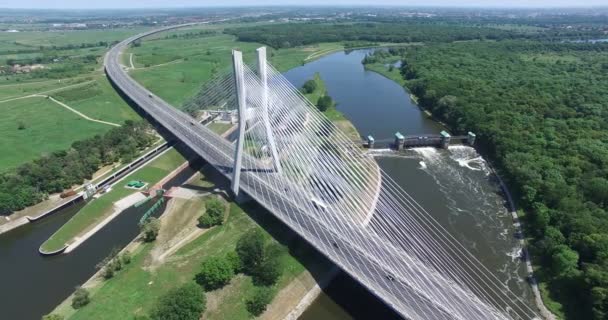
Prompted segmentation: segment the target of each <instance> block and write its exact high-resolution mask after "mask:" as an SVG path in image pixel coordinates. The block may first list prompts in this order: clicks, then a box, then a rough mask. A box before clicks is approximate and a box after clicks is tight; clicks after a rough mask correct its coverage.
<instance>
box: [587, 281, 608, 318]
mask: <svg viewBox="0 0 608 320" xmlns="http://www.w3.org/2000/svg"><path fill="white" fill-rule="evenodd" d="M591 300H592V301H593V309H592V312H593V318H594V319H606V318H608V289H607V288H602V287H594V288H592V289H591Z"/></svg>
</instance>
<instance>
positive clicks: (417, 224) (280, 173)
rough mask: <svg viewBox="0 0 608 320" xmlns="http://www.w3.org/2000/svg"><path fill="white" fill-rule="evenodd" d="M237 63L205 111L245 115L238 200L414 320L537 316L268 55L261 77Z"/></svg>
mask: <svg viewBox="0 0 608 320" xmlns="http://www.w3.org/2000/svg"><path fill="white" fill-rule="evenodd" d="M232 58H233V70H232V72H230V73H224V74H220V75H218V76H217V77H216V78H215V79H214V80H212V81H211V82H209V83H208V84H207V85H206V86H205V90H203V91H202V93H201V94H200V95H199V98H200V99H199V100H197V102H196V104H197V107H199V108H201V109H213V110H216V109H218V108H222V109H224V110H236V112H237V114H238V117H237V118H238V129H237V130H238V131H237V133H236V141H235V144H233V145H235V147H234V163H233V166H232V168H228V169H227V170H232V171H231V178H232V181H231V183H232V185H231V189H232V191H233V192H234V194H235V195H238V194H239V192H243V191H244V192H246V193H247V194H248V195H250V196H251V197H252V198H254V199H255V200H256V201H258V202H259V203H260V204H262V205H263V206H264V207H266V208H267V209H268V210H269V211H270V212H272V213H273V214H274V215H275V216H276V217H277V218H279V219H280V220H282V221H283V222H284V223H286V224H287V225H289V226H290V227H291V228H292V229H293V230H294V231H295V232H297V233H298V234H300V235H301V236H302V237H304V238H305V239H306V240H307V241H308V242H310V243H311V244H312V245H313V246H314V247H315V248H317V249H318V250H319V251H320V252H322V253H323V254H325V255H326V256H327V257H328V258H330V259H331V260H332V261H333V262H334V263H336V264H337V265H338V266H340V267H341V268H342V269H343V270H345V271H346V272H348V273H349V274H350V275H351V276H353V277H354V278H355V279H357V280H358V281H359V282H361V283H362V284H363V285H364V286H366V287H367V288H368V289H369V290H370V291H371V292H373V293H374V294H376V295H377V296H378V297H380V298H381V299H382V300H383V301H385V302H386V303H387V304H388V305H390V306H391V307H393V308H394V309H395V310H396V311H398V312H399V313H400V314H402V315H403V316H404V317H406V318H410V319H462V320H474V319H532V318H535V317H536V310H533V309H532V308H531V307H530V306H529V305H528V304H527V303H526V302H524V301H522V299H521V298H520V297H518V296H517V295H515V294H514V293H513V292H511V291H510V289H509V288H508V287H507V286H506V285H505V284H504V283H503V280H504V279H503V280H501V279H499V278H498V277H497V275H495V274H494V273H493V272H492V271H490V270H488V269H486V268H485V267H484V266H483V265H482V264H481V262H479V261H478V260H477V259H476V258H475V257H474V256H473V255H472V254H471V253H470V252H469V251H467V250H466V249H465V248H464V247H463V246H462V245H461V244H460V243H459V242H458V241H456V240H455V238H454V237H452V236H451V235H450V234H449V233H448V232H447V231H446V230H445V229H444V228H443V227H442V226H441V225H440V224H439V223H438V222H437V221H435V220H434V219H433V217H432V216H431V215H430V214H429V213H428V212H427V211H426V210H425V209H424V208H423V207H422V206H420V205H419V204H418V203H417V202H416V200H415V199H413V198H412V197H411V196H410V195H409V194H408V193H407V192H406V191H405V190H404V189H403V188H402V186H400V185H398V184H397V183H396V182H395V181H393V179H392V178H391V177H390V176H388V175H387V174H386V173H385V172H384V171H383V170H382V169H381V168H380V166H379V165H378V164H377V163H376V161H375V160H374V158H373V157H372V156H371V155H369V154H366V153H365V152H364V151H363V150H362V149H361V148H360V146H358V145H357V144H356V143H355V142H353V141H352V140H351V139H350V138H349V137H347V136H346V135H345V134H344V133H343V132H342V131H340V129H338V128H337V127H336V126H335V125H334V124H333V123H332V122H331V121H329V120H328V119H327V118H326V117H325V116H324V115H323V114H322V113H321V112H319V110H318V109H317V108H316V106H314V105H313V104H312V103H311V102H310V101H308V100H307V99H306V98H305V97H304V96H303V95H302V94H301V93H300V91H299V90H298V89H296V88H295V87H294V86H293V85H292V84H291V83H289V81H288V80H287V79H285V77H283V75H282V74H281V73H280V72H278V71H277V70H275V69H274V68H273V67H272V65H270V64H269V63H268V62H267V61H266V48H260V49H258V50H257V64H255V66H254V67H252V68H250V67H249V66H248V65H247V64H245V63H244V62H243V55H242V53H241V52H239V51H233V54H232ZM228 172H230V171H228ZM411 183H412V184H413V185H415V183H416V182H415V181H412V182H411Z"/></svg>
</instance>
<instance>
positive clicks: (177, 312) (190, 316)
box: [150, 283, 206, 320]
mask: <svg viewBox="0 0 608 320" xmlns="http://www.w3.org/2000/svg"><path fill="white" fill-rule="evenodd" d="M205 304H206V299H205V294H204V292H203V290H201V287H200V286H198V285H196V284H195V283H187V284H185V285H183V286H181V287H179V288H176V289H173V290H171V291H169V292H168V293H167V294H165V295H164V296H162V297H161V298H160V299H159V300H158V301H157V302H156V305H155V306H154V310H153V311H152V313H151V315H150V318H151V319H152V320H198V319H200V317H201V314H202V313H203V311H205V307H206V305H205Z"/></svg>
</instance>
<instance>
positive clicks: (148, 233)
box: [141, 217, 160, 242]
mask: <svg viewBox="0 0 608 320" xmlns="http://www.w3.org/2000/svg"><path fill="white" fill-rule="evenodd" d="M159 231H160V221H158V219H156V218H154V217H150V218H148V219H147V220H146V222H144V224H143V225H142V226H141V232H142V233H143V235H144V241H145V242H152V241H154V240H156V237H157V236H158V232H159Z"/></svg>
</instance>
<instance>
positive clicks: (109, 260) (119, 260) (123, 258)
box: [99, 251, 131, 280]
mask: <svg viewBox="0 0 608 320" xmlns="http://www.w3.org/2000/svg"><path fill="white" fill-rule="evenodd" d="M129 263H131V254H130V253H129V252H128V251H125V252H124V253H123V254H121V255H117V252H115V251H113V252H112V253H111V254H110V255H109V256H108V257H106V258H105V259H104V260H103V261H102V262H101V263H100V265H99V267H101V268H103V269H102V272H101V275H102V276H103V278H104V279H106V280H107V279H111V278H113V277H114V275H115V274H116V272H118V271H120V270H122V268H123V267H124V266H126V265H128V264H129Z"/></svg>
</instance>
